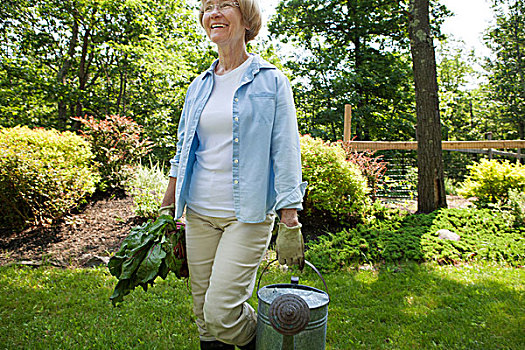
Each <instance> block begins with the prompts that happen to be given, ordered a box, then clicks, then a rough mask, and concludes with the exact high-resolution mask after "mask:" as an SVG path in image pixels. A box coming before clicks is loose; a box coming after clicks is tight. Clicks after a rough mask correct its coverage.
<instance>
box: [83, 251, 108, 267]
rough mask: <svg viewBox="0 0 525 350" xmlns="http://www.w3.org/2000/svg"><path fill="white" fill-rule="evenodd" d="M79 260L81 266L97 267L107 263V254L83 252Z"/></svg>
mask: <svg viewBox="0 0 525 350" xmlns="http://www.w3.org/2000/svg"><path fill="white" fill-rule="evenodd" d="M81 261H82V266H83V267H97V266H100V265H107V264H108V263H109V256H98V255H90V254H84V255H83V256H82V258H81Z"/></svg>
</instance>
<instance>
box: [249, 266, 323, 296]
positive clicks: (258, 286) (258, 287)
mask: <svg viewBox="0 0 525 350" xmlns="http://www.w3.org/2000/svg"><path fill="white" fill-rule="evenodd" d="M277 260H278V259H274V260H272V261H270V262H269V263H268V265H266V267H265V268H264V270H263V272H262V273H261V275H260V276H259V281H258V282H257V293H258V292H259V289H260V286H261V279H262V276H263V275H264V273H265V272H266V270H268V268H269V267H270V265H271V264H273V263H274V262H276V261H277ZM304 263H305V264H306V265H308V266H310V267H311V268H312V270H314V271H315V273H316V274H317V276H319V278H320V279H321V281H323V284H324V289H325V290H326V294H328V297H330V293H329V292H328V286H327V285H326V281H325V280H324V278H323V276H322V275H321V273H320V272H319V270H317V268H316V267H315V266H314V265H313V264H312V263H311V262H309V261H308V260H305V261H304Z"/></svg>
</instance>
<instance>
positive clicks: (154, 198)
mask: <svg viewBox="0 0 525 350" xmlns="http://www.w3.org/2000/svg"><path fill="white" fill-rule="evenodd" d="M167 186H168V176H167V175H166V174H164V172H163V171H162V168H161V167H160V166H159V164H158V163H157V164H155V165H153V164H151V163H150V165H149V166H144V165H140V166H139V167H137V168H136V169H135V173H134V174H133V176H132V177H131V179H130V180H129V181H128V182H127V184H126V191H127V192H128V193H129V194H130V195H131V196H132V197H133V210H134V211H135V215H137V216H140V217H143V218H147V219H153V218H156V217H157V216H158V211H159V207H160V203H161V201H162V198H163V195H164V192H165V191H166V187H167Z"/></svg>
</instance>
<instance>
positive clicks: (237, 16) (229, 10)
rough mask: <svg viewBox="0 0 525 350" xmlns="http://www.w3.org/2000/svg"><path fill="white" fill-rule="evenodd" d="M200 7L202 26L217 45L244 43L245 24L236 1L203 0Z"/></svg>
mask: <svg viewBox="0 0 525 350" xmlns="http://www.w3.org/2000/svg"><path fill="white" fill-rule="evenodd" d="M229 5H232V6H229ZM202 9H204V14H203V16H202V26H203V27H204V29H205V30H206V34H208V37H209V38H210V40H211V41H213V42H214V43H215V44H217V45H218V46H231V45H239V44H244V36H245V32H246V26H245V25H244V23H243V19H242V14H241V11H240V9H239V6H238V3H237V2H235V1H217V0H216V1H203V2H202Z"/></svg>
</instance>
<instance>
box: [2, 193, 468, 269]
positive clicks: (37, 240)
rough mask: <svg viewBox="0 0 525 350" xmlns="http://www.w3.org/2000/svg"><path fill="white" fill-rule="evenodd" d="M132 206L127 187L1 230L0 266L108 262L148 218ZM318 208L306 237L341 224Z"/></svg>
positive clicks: (456, 204)
mask: <svg viewBox="0 0 525 350" xmlns="http://www.w3.org/2000/svg"><path fill="white" fill-rule="evenodd" d="M448 204H449V207H451V208H465V207H468V206H471V202H470V201H468V200H464V199H462V198H460V197H449V198H448ZM387 205H388V206H390V207H396V208H399V209H401V210H406V211H408V212H414V211H415V208H416V207H417V204H416V203H415V201H398V202H390V203H388V204H387ZM132 206H133V201H132V198H131V197H129V196H127V195H126V194H124V193H112V194H97V195H95V196H94V197H93V198H91V199H90V200H89V202H88V204H86V205H85V206H83V207H81V208H79V209H78V210H76V211H74V212H71V213H69V214H68V215H66V216H65V217H64V218H62V219H61V220H60V221H58V222H57V223H55V224H53V225H48V226H44V227H33V228H29V229H27V230H25V231H22V232H20V233H11V234H5V233H4V234H2V235H0V266H1V265H6V264H9V263H19V264H20V263H21V264H25V265H33V266H39V265H41V264H51V265H56V266H63V267H67V266H72V267H79V266H95V265H99V264H102V263H107V261H108V260H109V256H110V253H112V252H115V251H117V250H118V248H119V246H120V242H121V241H122V239H124V237H126V236H127V235H128V233H129V231H130V229H131V228H132V227H133V226H136V225H139V224H141V223H142V222H144V219H140V218H138V217H136V216H135V215H134V213H133V208H132ZM317 214H318V215H313V216H312V218H316V219H315V220H313V219H312V220H307V219H306V218H303V219H302V220H301V221H302V223H303V233H304V235H305V238H306V240H311V239H315V238H316V237H317V236H318V235H319V234H324V233H326V232H327V231H328V232H337V231H338V230H340V229H342V226H340V224H338V223H337V222H335V221H330V220H329V218H326V217H325V218H324V220H320V215H322V213H317ZM327 223H328V224H327Z"/></svg>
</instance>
